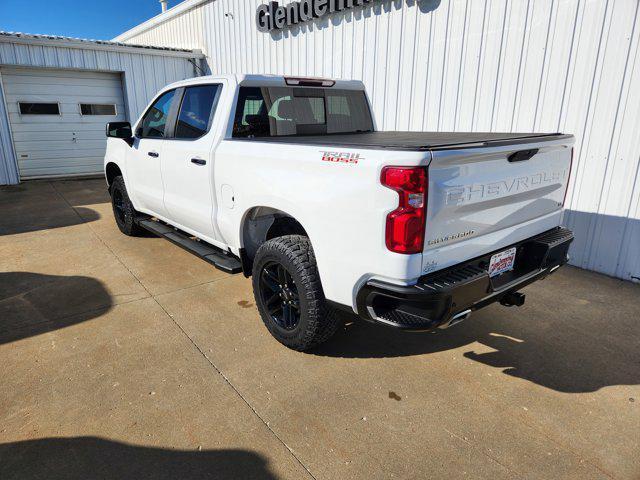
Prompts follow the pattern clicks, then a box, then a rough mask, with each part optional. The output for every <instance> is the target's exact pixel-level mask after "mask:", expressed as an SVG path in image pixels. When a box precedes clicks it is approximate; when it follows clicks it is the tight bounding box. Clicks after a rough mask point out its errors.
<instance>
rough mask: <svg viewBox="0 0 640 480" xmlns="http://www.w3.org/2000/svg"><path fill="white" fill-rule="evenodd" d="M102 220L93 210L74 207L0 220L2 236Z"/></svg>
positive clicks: (5, 217) (44, 210) (40, 210)
mask: <svg viewBox="0 0 640 480" xmlns="http://www.w3.org/2000/svg"><path fill="white" fill-rule="evenodd" d="M96 220H100V214H99V213H98V212H96V211H95V210H93V209H91V208H86V207H74V208H73V209H70V208H68V209H66V210H52V209H47V208H41V209H39V210H38V211H37V212H35V213H34V212H29V214H28V216H18V215H5V216H4V217H3V218H2V219H1V220H0V236H3V235H17V234H21V233H29V232H38V231H40V230H51V229H55V228H63V227H73V226H76V225H81V224H83V223H89V222H95V221H96Z"/></svg>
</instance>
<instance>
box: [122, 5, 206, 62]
mask: <svg viewBox="0 0 640 480" xmlns="http://www.w3.org/2000/svg"><path fill="white" fill-rule="evenodd" d="M204 6H205V5H200V6H198V7H195V8H192V9H189V10H186V11H185V12H182V13H180V14H179V15H176V16H175V17H172V18H171V19H169V20H168V21H166V22H163V23H160V24H158V25H156V26H155V27H153V28H151V29H149V30H146V31H144V32H142V33H140V34H139V35H135V36H131V37H128V38H127V39H126V40H125V41H126V43H129V44H132V45H172V46H173V48H186V49H189V50H195V49H200V50H202V51H203V52H204V49H205V48H206V43H205V40H204V29H205V22H204V12H205V9H204V8H203V7H204ZM178 45H179V47H178Z"/></svg>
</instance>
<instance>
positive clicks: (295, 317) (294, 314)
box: [260, 262, 300, 330]
mask: <svg viewBox="0 0 640 480" xmlns="http://www.w3.org/2000/svg"><path fill="white" fill-rule="evenodd" d="M260 296H261V297H262V301H263V302H264V303H263V304H264V306H265V307H266V310H267V312H268V313H269V315H270V316H271V318H272V319H273V321H274V322H275V323H276V325H278V326H279V327H280V328H282V329H284V330H293V329H295V328H296V327H297V326H298V323H300V295H299V294H298V287H297V286H296V284H295V281H294V280H293V277H292V276H291V273H289V271H288V270H287V269H286V268H285V267H284V265H282V264H281V263H277V262H268V263H267V264H265V266H264V267H263V268H262V271H261V272H260Z"/></svg>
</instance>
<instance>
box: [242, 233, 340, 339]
mask: <svg viewBox="0 0 640 480" xmlns="http://www.w3.org/2000/svg"><path fill="white" fill-rule="evenodd" d="M274 262H276V263H278V264H280V265H282V266H284V268H285V269H286V270H287V272H288V273H289V274H290V275H291V278H292V279H293V282H294V284H295V287H296V289H297V292H298V297H299V320H298V323H297V325H296V326H295V327H294V328H293V329H290V330H287V329H284V328H282V327H281V326H280V325H278V323H276V321H275V320H274V319H273V317H272V316H271V315H270V314H269V312H268V310H267V308H266V306H265V301H264V300H263V295H262V294H261V291H260V288H261V287H260V276H261V273H262V271H263V269H264V268H265V266H267V265H270V264H273V263H274ZM252 283H253V293H254V296H255V300H256V305H257V306H258V311H259V312H260V316H261V317H262V321H263V322H264V324H265V326H266V327H267V329H268V330H269V332H270V333H271V335H273V336H274V337H275V339H276V340H278V341H279V342H280V343H282V344H283V345H285V346H287V347H289V348H291V349H293V350H298V351H307V350H310V349H312V348H314V347H316V346H318V345H319V344H321V343H323V342H326V341H327V340H329V338H331V337H332V336H333V335H334V334H335V332H336V330H337V329H338V328H339V326H340V317H339V315H337V312H336V309H335V308H333V307H332V306H330V305H329V304H328V303H327V301H326V299H325V297H324V293H323V291H322V285H321V283H320V276H319V275H318V268H317V266H316V258H315V256H314V254H313V248H312V247H311V242H309V239H308V238H307V237H304V236H302V235H286V236H283V237H277V238H274V239H272V240H269V241H267V242H265V243H263V244H262V245H261V246H260V248H259V249H258V252H257V253H256V256H255V258H254V261H253V277H252Z"/></svg>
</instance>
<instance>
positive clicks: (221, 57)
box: [147, 0, 640, 279]
mask: <svg viewBox="0 0 640 480" xmlns="http://www.w3.org/2000/svg"><path fill="white" fill-rule="evenodd" d="M260 3H266V1H259V0H217V1H215V2H213V3H208V4H205V5H202V6H200V7H198V10H201V11H202V14H201V16H202V18H203V22H204V23H203V27H202V30H203V32H204V42H203V44H202V45H201V46H200V48H202V49H203V50H204V51H206V52H208V54H209V63H210V67H211V70H212V71H214V72H220V73H234V72H256V73H274V74H291V75H317V76H327V77H347V78H357V79H362V80H364V82H365V84H366V86H367V88H368V90H369V93H370V94H371V98H372V99H373V104H374V110H375V114H376V117H377V119H378V125H379V127H381V128H383V129H386V130H394V129H399V130H405V129H409V130H459V131H483V130H485V131H486V130H489V131H539V132H547V131H549V132H551V131H563V132H569V133H573V134H575V135H576V139H577V142H576V154H575V160H574V168H573V177H572V181H571V189H570V192H569V196H568V199H567V214H566V223H567V224H568V225H569V226H570V227H571V228H572V229H573V230H574V231H575V232H576V237H577V240H576V242H575V244H574V247H573V248H572V255H573V259H572V262H573V263H574V264H575V265H578V266H581V267H584V268H588V269H592V270H597V271H600V272H603V273H606V274H609V275H614V276H617V277H620V278H625V279H631V278H634V277H635V278H636V279H638V278H640V135H638V134H637V132H638V131H639V130H640V129H639V127H640V58H638V55H639V54H638V51H639V48H638V42H639V37H640V26H639V25H638V16H639V15H638V8H639V4H640V2H638V1H637V0H526V1H525V0H518V1H508V0H484V1H482V0H478V1H475V0H474V1H473V2H472V1H465V0H443V1H442V2H440V1H438V0H423V1H419V0H418V1H416V0H406V1H394V2H391V1H383V2H380V3H379V4H377V5H375V6H373V7H367V8H365V9H357V10H354V11H348V12H346V13H341V14H336V15H334V16H333V17H331V18H324V19H320V20H316V21H315V22H313V23H310V24H306V25H302V26H298V27H295V28H293V29H291V30H288V31H284V32H282V33H279V34H265V33H260V32H258V31H257V29H256V27H255V20H254V14H255V10H256V7H257V6H258V5H259V4H260ZM284 3H288V2H286V1H285V2H284ZM229 14H231V15H229ZM190 15H194V16H195V15H196V14H195V13H191V14H190ZM194 18H195V17H194ZM170 28H172V27H170V26H169V25H167V24H163V25H160V26H159V27H156V30H157V31H156V32H155V33H154V35H155V37H154V38H155V41H156V42H161V45H167V46H174V45H175V46H178V45H181V44H179V43H176V44H173V43H172V39H173V38H176V37H183V36H184V38H189V39H190V40H189V41H190V42H193V41H195V40H197V38H196V37H194V36H193V33H192V32H185V31H183V32H181V33H175V31H174V32H173V33H172V34H171V35H169V34H168V33H166V32H168V31H169V29H170ZM147 35H150V33H148V34H147ZM190 45H193V43H190Z"/></svg>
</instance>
